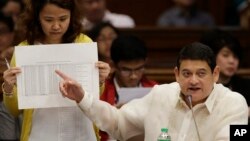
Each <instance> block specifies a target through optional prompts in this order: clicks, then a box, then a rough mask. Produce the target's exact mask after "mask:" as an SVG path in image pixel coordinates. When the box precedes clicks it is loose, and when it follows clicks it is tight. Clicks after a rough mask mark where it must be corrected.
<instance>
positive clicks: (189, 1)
mask: <svg viewBox="0 0 250 141" xmlns="http://www.w3.org/2000/svg"><path fill="white" fill-rule="evenodd" d="M173 1H174V2H175V6H174V7H172V8H171V9H167V10H166V11H164V13H163V14H161V15H160V17H159V18H158V21H157V25H158V26H176V27H183V26H214V24H215V23H214V20H213V18H212V17H211V15H210V14H208V13H205V12H203V11H201V10H199V9H198V8H197V7H196V0H173Z"/></svg>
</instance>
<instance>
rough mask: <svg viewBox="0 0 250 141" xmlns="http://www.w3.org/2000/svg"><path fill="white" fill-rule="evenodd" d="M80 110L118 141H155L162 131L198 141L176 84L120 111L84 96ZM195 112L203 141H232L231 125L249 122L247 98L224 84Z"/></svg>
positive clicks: (158, 87)
mask: <svg viewBox="0 0 250 141" xmlns="http://www.w3.org/2000/svg"><path fill="white" fill-rule="evenodd" d="M79 107H80V108H81V109H82V111H84V112H85V113H86V115H87V116H88V117H89V118H90V119H91V120H93V121H94V123H95V124H96V125H97V126H98V127H99V128H100V129H101V130H104V131H107V132H108V133H109V134H111V135H112V136H113V137H114V138H116V139H119V140H126V139H128V138H130V137H132V136H135V135H138V134H141V133H144V132H145V139H144V140H145V141H155V140H157V137H158V135H159V134H160V131H161V128H163V127H166V128H168V129H169V134H170V136H171V138H172V140H173V141H186V140H191V141H198V140H199V139H198V135H197V130H196V128H195V123H194V120H193V116H192V112H191V110H190V109H189V107H188V106H187V104H186V103H185V102H184V100H183V99H182V98H181V97H180V86H179V84H178V83H176V82H174V83H170V84H164V85H156V86H155V87H154V88H153V89H152V90H151V92H150V93H149V94H148V95H146V96H145V97H143V98H142V99H137V100H133V101H131V102H129V103H127V104H125V105H123V107H122V108H121V109H116V108H115V107H113V106H111V105H109V104H108V103H105V102H103V101H100V100H97V99H94V98H93V96H92V95H91V94H88V93H87V92H85V96H84V98H83V99H82V101H81V102H80V103H79ZM193 111H194V116H195V119H196V122H197V126H198V131H199V133H200V136H201V140H202V141H219V140H220V141H221V140H226V141H229V125H230V124H247V122H248V106H247V104H246V100H245V98H244V97H243V96H242V95H241V94H239V93H236V92H232V91H231V90H230V89H228V88H226V87H224V86H223V85H221V84H214V89H213V91H212V92H211V94H210V96H209V97H208V98H207V100H206V101H205V102H204V103H201V104H197V105H195V106H194V107H193Z"/></svg>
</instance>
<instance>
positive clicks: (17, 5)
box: [1, 0, 24, 22]
mask: <svg viewBox="0 0 250 141" xmlns="http://www.w3.org/2000/svg"><path fill="white" fill-rule="evenodd" d="M5 1H6V2H5V4H4V6H3V7H2V9H1V10H2V12H3V13H4V14H5V15H8V16H11V17H12V18H13V20H14V22H17V20H18V17H19V15H20V14H21V13H22V11H23V9H24V3H23V1H22V0H5Z"/></svg>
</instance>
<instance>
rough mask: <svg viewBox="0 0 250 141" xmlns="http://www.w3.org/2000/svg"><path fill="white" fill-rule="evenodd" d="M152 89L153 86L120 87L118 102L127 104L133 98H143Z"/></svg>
mask: <svg viewBox="0 0 250 141" xmlns="http://www.w3.org/2000/svg"><path fill="white" fill-rule="evenodd" d="M151 89H152V88H151V87H135V88H119V89H118V90H117V93H118V95H119V101H118V103H117V104H125V103H127V102H129V101H131V100H133V99H136V98H141V97H143V96H145V95H146V94H148V93H149V92H150V90H151Z"/></svg>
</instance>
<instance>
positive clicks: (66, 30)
mask: <svg viewBox="0 0 250 141" xmlns="http://www.w3.org/2000/svg"><path fill="white" fill-rule="evenodd" d="M79 13H80V12H79V11H78V7H77V6H76V0H27V2H26V9H25V12H24V13H23V15H22V18H20V19H21V21H20V25H18V28H20V29H22V30H23V31H24V33H23V35H24V37H25V40H24V41H23V42H21V43H20V44H19V45H20V46H22V45H38V44H61V43H81V42H91V39H90V38H89V37H87V36H86V35H84V34H82V33H81V31H82V29H81V27H82V25H81V22H80V21H81V15H79ZM96 67H98V68H99V75H100V82H104V80H105V79H106V77H107V76H108V74H109V71H110V68H109V65H108V64H107V63H104V62H97V63H96ZM19 73H22V72H21V69H20V68H19V67H15V56H13V58H12V61H11V64H10V68H9V69H8V70H6V71H5V72H4V75H3V77H4V83H3V84H2V90H3V93H4V102H5V105H6V107H7V108H8V110H9V111H10V113H12V114H13V115H14V116H18V115H19V114H20V113H23V126H22V133H21V139H20V140H21V141H28V140H29V141H39V140H41V141H44V140H46V141H54V140H60V141H64V140H65V141H66V140H67V141H68V140H72V141H80V140H81V141H83V140H84V141H89V140H91V141H92V140H93V139H94V140H96V136H95V132H94V129H93V130H92V128H93V126H92V123H91V122H86V117H84V115H83V114H79V113H81V112H80V109H79V108H78V107H77V106H75V107H59V108H44V109H25V110H22V111H21V110H18V106H17V89H16V85H15V84H16V75H17V74H19ZM86 128H88V129H89V128H91V130H88V129H86Z"/></svg>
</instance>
